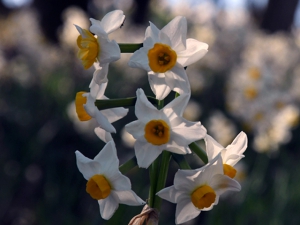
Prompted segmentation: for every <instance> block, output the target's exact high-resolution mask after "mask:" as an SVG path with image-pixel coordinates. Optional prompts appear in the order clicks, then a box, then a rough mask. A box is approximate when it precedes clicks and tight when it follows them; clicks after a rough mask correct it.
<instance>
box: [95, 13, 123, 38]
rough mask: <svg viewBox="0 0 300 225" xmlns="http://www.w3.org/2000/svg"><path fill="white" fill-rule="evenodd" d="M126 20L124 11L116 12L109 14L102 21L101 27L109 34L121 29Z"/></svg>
mask: <svg viewBox="0 0 300 225" xmlns="http://www.w3.org/2000/svg"><path fill="white" fill-rule="evenodd" d="M124 20H125V16H124V13H123V11H122V10H114V11H111V12H109V13H107V14H106V15H105V16H104V17H103V18H102V20H101V22H100V23H101V26H102V27H103V30H104V31H105V32H106V33H107V34H109V33H111V32H114V31H115V30H117V29H119V28H120V27H121V25H122V24H123V22H124Z"/></svg>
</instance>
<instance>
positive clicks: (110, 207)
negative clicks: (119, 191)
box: [98, 191, 119, 220]
mask: <svg viewBox="0 0 300 225" xmlns="http://www.w3.org/2000/svg"><path fill="white" fill-rule="evenodd" d="M98 203H99V206H100V214H101V217H102V218H103V219H105V220H109V219H110V218H111V217H112V215H113V214H114V213H115V211H116V210H117V209H118V207H119V202H118V196H117V195H116V194H115V193H114V192H113V191H112V192H111V193H110V195H109V196H108V197H107V198H105V199H101V200H99V201H98Z"/></svg>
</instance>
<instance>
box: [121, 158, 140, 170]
mask: <svg viewBox="0 0 300 225" xmlns="http://www.w3.org/2000/svg"><path fill="white" fill-rule="evenodd" d="M136 166H137V161H136V157H135V156H134V157H132V158H131V159H129V160H128V161H127V162H126V163H124V164H122V165H121V166H120V167H119V170H120V172H121V173H122V174H125V173H128V172H129V171H130V170H131V169H133V168H134V167H136Z"/></svg>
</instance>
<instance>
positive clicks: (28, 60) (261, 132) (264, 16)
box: [0, 0, 300, 225]
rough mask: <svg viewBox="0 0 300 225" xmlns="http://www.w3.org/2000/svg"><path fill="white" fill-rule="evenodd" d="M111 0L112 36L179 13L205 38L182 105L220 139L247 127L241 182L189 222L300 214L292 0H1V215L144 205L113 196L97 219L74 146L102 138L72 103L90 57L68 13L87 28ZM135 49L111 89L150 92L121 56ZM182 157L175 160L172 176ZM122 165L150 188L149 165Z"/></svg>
mask: <svg viewBox="0 0 300 225" xmlns="http://www.w3.org/2000/svg"><path fill="white" fill-rule="evenodd" d="M114 9H121V10H123V11H124V13H125V15H126V21H125V24H124V26H123V27H122V28H121V29H120V30H118V31H116V32H114V33H113V34H112V35H110V38H112V39H115V40H116V41H117V42H119V43H126V42H129V43H141V42H142V41H143V38H144V32H145V29H146V27H147V26H148V25H149V23H148V21H152V22H153V23H154V24H156V26H157V27H158V28H162V27H163V26H165V25H166V24H167V23H168V22H169V21H170V20H172V19H173V18H174V17H175V16H177V15H182V16H185V17H186V18H187V21H188V37H189V38H194V39H197V40H199V41H202V42H206V43H208V44H209V46H210V47H209V51H208V53H207V54H206V56H204V58H202V59H201V60H200V61H199V62H197V63H195V64H193V65H192V66H190V67H188V68H187V74H188V77H189V79H190V83H191V86H192V98H191V100H190V102H189V105H188V107H187V109H186V111H185V117H186V118H187V119H189V120H192V121H197V120H200V121H201V123H202V124H203V125H204V126H205V127H206V128H207V130H208V134H210V135H211V136H213V137H214V138H215V139H216V140H217V141H219V142H220V143H221V144H222V145H223V146H225V147H226V146H227V145H228V144H230V143H231V142H232V140H233V139H234V138H235V136H236V135H237V134H238V133H239V132H240V131H244V132H246V133H247V135H248V141H249V144H248V146H249V147H248V149H247V150H246V152H245V156H246V157H245V158H244V159H243V160H242V161H241V162H240V163H239V164H238V165H237V168H238V175H237V179H238V180H239V182H240V183H241V185H242V191H241V192H239V193H229V194H226V195H225V196H222V197H221V199H220V202H219V204H218V205H217V206H215V207H214V209H213V210H212V211H208V212H202V213H201V214H200V216H199V217H197V218H195V219H194V220H191V221H190V222H188V223H186V224H188V225H192V224H202V225H208V224H215V225H216V224H243V225H246V224H249V225H250V224H251V225H252V224H272V225H280V224H291V225H293V224H299V221H300V214H299V210H300V191H299V188H300V168H299V166H298V164H299V160H300V140H299V139H300V128H299V101H300V63H299V62H300V51H299V45H300V6H299V3H298V0H288V1H285V0H269V1H268V0H214V1H213V0H210V1H209V0H198V1H197V0H194V1H193V0H186V1H176V0H113V1H112V0H102V1H101V0H88V1H86V0H73V1H71V0H53V1H43V0H2V1H0V179H1V182H0V224H1V225H10V224H11V225H40V224H43V225H52V224H55V225H60V224H62V225H68V224H70V225H71V224H72V225H74V224H78V225H96V224H127V223H128V222H129V220H130V219H131V218H132V217H133V216H135V215H136V214H138V213H139V212H140V211H141V209H142V207H128V206H123V205H120V207H119V209H118V210H117V212H116V214H115V215H114V216H113V217H112V219H111V220H109V221H105V220H102V219H101V216H100V214H99V206H98V203H97V202H96V201H95V200H93V199H92V198H90V196H89V195H88V194H87V193H86V192H85V184H86V180H85V179H84V178H83V177H82V175H81V173H80V172H79V171H78V169H77V167H76V162H75V154H74V152H75V150H79V151H81V152H82V153H83V154H84V155H86V156H87V157H89V158H93V157H94V156H95V155H96V154H98V152H99V150H101V149H102V147H103V146H104V143H103V142H102V141H100V140H99V139H98V138H97V136H96V135H95V134H94V132H93V130H94V127H95V126H96V124H95V122H94V121H89V122H80V121H79V120H78V119H77V117H76V114H75V108H74V107H75V106H74V98H75V94H76V92H78V91H88V85H89V83H90V80H91V78H92V74H93V71H94V69H93V68H91V69H89V70H84V69H83V66H82V65H81V62H80V61H79V59H77V58H76V53H77V50H78V49H77V46H76V38H77V36H78V32H77V30H76V29H75V27H74V24H77V25H79V26H81V27H83V28H88V27H89V20H88V19H89V18H90V17H92V18H95V19H99V20H101V18H102V17H103V16H104V15H105V14H106V13H107V12H109V11H111V10H114ZM130 56H131V54H122V55H121V59H120V60H119V61H117V62H115V63H112V64H110V70H109V75H108V79H109V83H108V88H107V90H106V93H105V94H106V96H108V97H109V98H118V97H130V96H134V95H135V91H136V89H137V88H139V87H142V88H143V89H144V90H145V92H146V93H147V94H148V95H153V94H152V92H151V89H150V87H149V84H148V79H147V75H146V72H145V71H142V70H139V69H132V68H129V67H128V66H127V62H128V60H129V58H130ZM115 90H118V91H117V92H116V91H115ZM133 120H135V115H134V109H133V108H130V112H129V114H128V116H127V117H125V118H123V119H121V120H119V121H117V122H116V123H114V126H115V127H116V130H117V131H118V132H117V134H114V135H113V138H114V140H115V142H116V145H117V151H118V156H119V158H120V163H124V162H125V161H126V160H128V159H129V158H131V157H132V156H133V155H134V150H133V147H132V146H133V140H132V138H130V136H129V135H128V134H126V133H125V132H124V129H123V127H124V125H125V124H127V123H129V122H131V121H133ZM199 144H202V145H203V142H200V143H199ZM186 158H187V160H188V161H189V162H190V163H191V165H192V167H193V168H197V167H199V166H201V165H203V164H202V162H201V160H200V159H198V158H197V156H195V155H188V156H187V157H186ZM177 169H178V166H177V165H176V163H174V162H173V161H171V167H170V170H169V178H168V181H167V186H170V185H172V184H173V177H174V174H175V172H176V171H177ZM126 175H127V176H128V177H129V178H130V179H131V182H132V188H133V190H134V191H135V192H137V193H138V194H139V195H140V196H141V197H142V198H143V199H146V198H147V195H148V185H149V179H148V170H145V169H138V168H135V169H133V170H132V171H130V172H129V173H128V174H126ZM120 218H122V219H121V222H118V219H120ZM174 223H175V205H174V204H172V203H169V202H166V201H163V207H162V212H161V220H160V224H174Z"/></svg>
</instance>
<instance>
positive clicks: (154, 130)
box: [144, 120, 170, 145]
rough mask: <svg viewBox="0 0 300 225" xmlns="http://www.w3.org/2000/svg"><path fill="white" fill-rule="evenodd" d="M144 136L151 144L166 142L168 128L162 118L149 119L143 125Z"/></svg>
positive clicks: (167, 139) (168, 132) (168, 134)
mask: <svg viewBox="0 0 300 225" xmlns="http://www.w3.org/2000/svg"><path fill="white" fill-rule="evenodd" d="M144 137H145V138H146V140H147V141H148V142H150V143H151V144H153V145H162V144H166V143H167V142H168V141H169V139H170V128H169V126H168V124H167V123H166V122H165V121H163V120H151V121H149V122H148V123H147V124H146V126H145V135H144Z"/></svg>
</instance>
